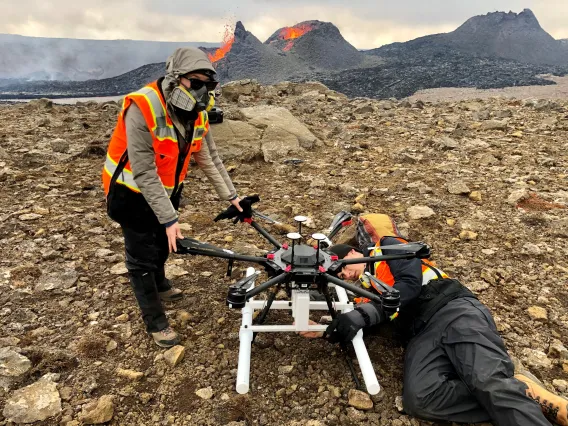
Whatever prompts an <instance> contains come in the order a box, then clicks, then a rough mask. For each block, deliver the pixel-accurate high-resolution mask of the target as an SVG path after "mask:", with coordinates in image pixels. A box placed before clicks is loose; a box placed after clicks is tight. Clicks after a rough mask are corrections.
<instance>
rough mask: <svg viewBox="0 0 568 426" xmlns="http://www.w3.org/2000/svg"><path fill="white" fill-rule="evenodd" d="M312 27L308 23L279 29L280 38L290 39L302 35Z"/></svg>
mask: <svg viewBox="0 0 568 426" xmlns="http://www.w3.org/2000/svg"><path fill="white" fill-rule="evenodd" d="M313 29H314V27H313V26H311V25H308V24H302V25H297V26H295V27H286V28H282V30H281V31H280V34H279V35H280V38H281V39H282V40H292V39H295V38H299V37H302V36H303V35H304V34H306V33H307V32H310V31H311V30H313Z"/></svg>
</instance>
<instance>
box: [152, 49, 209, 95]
mask: <svg viewBox="0 0 568 426" xmlns="http://www.w3.org/2000/svg"><path fill="white" fill-rule="evenodd" d="M197 70H207V71H210V72H212V73H213V74H215V68H213V65H212V64H211V61H210V60H209V58H208V57H207V54H206V53H205V52H204V51H203V50H201V49H198V48H196V47H180V48H177V49H176V50H174V53H172V55H171V56H170V57H169V58H168V60H167V61H166V77H165V78H164V81H163V83H162V89H163V91H164V96H165V97H166V100H168V98H169V95H170V93H171V91H172V89H173V88H174V87H175V86H177V85H178V84H179V78H180V76H182V75H185V74H187V73H190V72H192V71H197Z"/></svg>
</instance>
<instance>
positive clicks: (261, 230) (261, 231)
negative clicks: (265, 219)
mask: <svg viewBox="0 0 568 426" xmlns="http://www.w3.org/2000/svg"><path fill="white" fill-rule="evenodd" d="M245 222H247V223H248V224H250V226H252V227H253V228H254V229H256V230H257V231H258V233H259V234H260V235H262V236H263V237H264V238H266V239H267V240H268V241H269V242H270V244H272V245H273V246H274V247H276V248H278V249H280V248H282V244H280V243H279V242H278V241H277V240H276V238H274V237H273V236H272V235H270V234H269V233H268V231H266V229H264V228H263V227H262V226H260V225H259V224H258V223H257V222H255V221H254V220H253V219H252V218H250V219H245Z"/></svg>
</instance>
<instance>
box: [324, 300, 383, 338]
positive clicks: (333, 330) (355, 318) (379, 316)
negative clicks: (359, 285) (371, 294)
mask: <svg viewBox="0 0 568 426" xmlns="http://www.w3.org/2000/svg"><path fill="white" fill-rule="evenodd" d="M386 320H387V317H386V314H385V312H384V311H383V308H382V307H381V306H379V305H377V304H375V303H361V304H359V305H357V307H356V308H355V309H354V310H352V311H350V312H347V313H345V314H341V315H338V316H337V318H335V319H334V320H333V321H332V322H331V324H330V325H329V327H327V330H325V333H326V334H327V335H328V336H329V341H330V342H331V343H347V342H350V341H351V340H353V338H354V337H355V335H356V334H357V332H358V331H359V330H361V329H362V328H363V327H370V326H373V325H378V324H381V323H383V322H385V321H386Z"/></svg>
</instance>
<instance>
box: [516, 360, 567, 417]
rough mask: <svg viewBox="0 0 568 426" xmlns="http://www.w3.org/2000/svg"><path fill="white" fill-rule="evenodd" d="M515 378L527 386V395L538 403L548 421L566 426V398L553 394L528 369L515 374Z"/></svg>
mask: <svg viewBox="0 0 568 426" xmlns="http://www.w3.org/2000/svg"><path fill="white" fill-rule="evenodd" d="M515 379H517V380H520V381H521V382H523V383H524V384H526V385H527V386H528V389H527V390H526V393H527V396H528V397H529V398H531V399H533V400H535V401H536V402H538V404H539V405H540V407H541V409H542V412H543V414H544V417H546V418H547V419H548V421H550V422H553V423H555V424H559V425H561V426H568V399H566V398H563V397H561V396H559V395H556V394H553V393H552V392H550V391H549V390H547V389H546V388H545V387H544V385H543V384H542V383H541V382H540V381H539V380H538V379H537V378H536V377H534V376H533V375H532V374H531V373H529V372H528V371H526V370H525V371H522V372H519V373H517V374H515Z"/></svg>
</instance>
